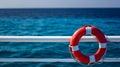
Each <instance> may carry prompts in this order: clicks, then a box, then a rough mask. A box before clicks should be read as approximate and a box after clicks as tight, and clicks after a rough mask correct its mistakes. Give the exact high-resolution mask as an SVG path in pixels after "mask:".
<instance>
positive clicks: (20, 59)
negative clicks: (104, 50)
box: [0, 58, 120, 62]
mask: <svg viewBox="0 0 120 67" xmlns="http://www.w3.org/2000/svg"><path fill="white" fill-rule="evenodd" d="M0 62H76V61H75V60H74V59H71V58H62V59H61V58H60V59H54V58H0ZM99 62H120V58H104V59H101V60H100V61H99Z"/></svg>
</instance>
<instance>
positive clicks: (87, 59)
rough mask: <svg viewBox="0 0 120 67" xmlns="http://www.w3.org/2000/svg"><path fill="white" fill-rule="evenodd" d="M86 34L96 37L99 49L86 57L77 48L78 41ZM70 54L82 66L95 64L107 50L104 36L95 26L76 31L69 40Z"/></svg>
mask: <svg viewBox="0 0 120 67" xmlns="http://www.w3.org/2000/svg"><path fill="white" fill-rule="evenodd" d="M86 34H92V35H93V36H95V37H96V39H97V41H98V42H99V48H98V50H97V52H96V53H95V54H93V55H91V56H86V55H84V54H82V53H81V51H80V50H79V47H78V43H79V40H80V39H81V37H82V36H84V35H86ZM69 48H70V52H71V54H72V56H73V57H74V58H75V59H76V60H77V61H78V62H81V63H84V64H93V63H95V62H98V61H99V60H100V59H101V58H102V57H103V56H104V54H105V52H106V49H107V40H106V38H105V36H104V34H103V33H102V32H101V31H100V30H99V29H98V28H96V27H95V26H90V25H88V26H84V27H82V28H80V29H78V30H77V31H76V32H75V33H74V34H73V36H72V38H71V40H70V45H69Z"/></svg>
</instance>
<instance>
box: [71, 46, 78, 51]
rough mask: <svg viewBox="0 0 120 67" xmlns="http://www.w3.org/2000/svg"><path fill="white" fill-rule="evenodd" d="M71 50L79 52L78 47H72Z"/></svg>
mask: <svg viewBox="0 0 120 67" xmlns="http://www.w3.org/2000/svg"><path fill="white" fill-rule="evenodd" d="M71 48H72V51H78V50H79V47H78V45H77V46H71Z"/></svg>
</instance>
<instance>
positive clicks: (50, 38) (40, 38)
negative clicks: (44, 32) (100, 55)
mask: <svg viewBox="0 0 120 67" xmlns="http://www.w3.org/2000/svg"><path fill="white" fill-rule="evenodd" d="M70 38H71V36H0V42H69V40H70ZM106 38H107V40H108V41H109V42H120V36H106ZM80 42H97V40H96V39H95V37H94V36H83V37H82V39H81V40H80Z"/></svg>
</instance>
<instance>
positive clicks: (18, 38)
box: [0, 36, 120, 62]
mask: <svg viewBox="0 0 120 67" xmlns="http://www.w3.org/2000/svg"><path fill="white" fill-rule="evenodd" d="M70 38H71V36H0V42H69V41H70ZM106 38H107V40H108V41H109V42H120V36H106ZM80 42H97V40H96V39H95V37H94V36H83V37H82V38H81V40H80ZM0 62H76V61H75V60H74V59H71V58H65V59H64V58H63V59H54V58H0ZM99 62H120V58H103V59H101V60H100V61H99Z"/></svg>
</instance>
